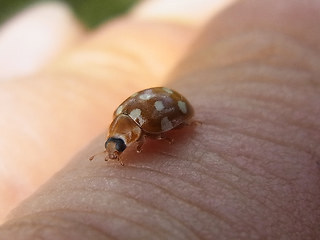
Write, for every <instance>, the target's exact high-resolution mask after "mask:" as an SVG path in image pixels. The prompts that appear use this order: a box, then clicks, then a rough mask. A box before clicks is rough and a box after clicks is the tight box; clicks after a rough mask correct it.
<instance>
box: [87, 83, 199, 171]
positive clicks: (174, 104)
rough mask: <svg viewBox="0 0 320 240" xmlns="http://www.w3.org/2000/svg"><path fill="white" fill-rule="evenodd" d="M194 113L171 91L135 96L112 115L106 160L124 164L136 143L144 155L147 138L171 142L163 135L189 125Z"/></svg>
mask: <svg viewBox="0 0 320 240" xmlns="http://www.w3.org/2000/svg"><path fill="white" fill-rule="evenodd" d="M193 114H194V111H193V108H192V106H191V105H190V103H189V102H188V100H187V99H186V98H185V97H183V96H182V95H181V94H179V93H178V92H176V91H174V90H172V89H169V88H166V87H155V88H148V89H145V90H142V91H140V92H137V93H134V94H133V95H131V96H130V97H129V98H127V99H126V100H125V101H124V102H123V103H122V104H120V105H119V107H118V108H117V109H116V110H115V111H114V113H113V121H112V123H111V124H110V127H109V135H108V137H107V141H106V142H105V149H106V150H105V151H104V152H106V153H107V156H106V159H105V160H106V161H107V160H108V158H110V159H117V160H119V161H120V163H121V165H123V163H122V161H121V160H120V154H121V153H122V152H123V151H124V150H125V149H126V148H127V147H128V146H130V145H131V144H133V143H135V142H137V143H138V145H137V152H141V149H142V145H143V143H144V140H145V138H146V137H151V138H156V139H167V140H169V141H170V142H171V140H170V139H168V138H166V137H165V136H164V133H166V132H168V131H170V130H172V129H174V128H177V127H180V126H182V125H184V124H189V122H190V119H191V118H192V116H193ZM94 157H95V155H94V156H92V157H91V158H90V160H92V159H93V158H94Z"/></svg>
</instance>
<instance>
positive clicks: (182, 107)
mask: <svg viewBox="0 0 320 240" xmlns="http://www.w3.org/2000/svg"><path fill="white" fill-rule="evenodd" d="M178 106H179V109H180V111H181V112H183V113H184V114H186V113H187V105H186V103H185V102H182V101H178Z"/></svg>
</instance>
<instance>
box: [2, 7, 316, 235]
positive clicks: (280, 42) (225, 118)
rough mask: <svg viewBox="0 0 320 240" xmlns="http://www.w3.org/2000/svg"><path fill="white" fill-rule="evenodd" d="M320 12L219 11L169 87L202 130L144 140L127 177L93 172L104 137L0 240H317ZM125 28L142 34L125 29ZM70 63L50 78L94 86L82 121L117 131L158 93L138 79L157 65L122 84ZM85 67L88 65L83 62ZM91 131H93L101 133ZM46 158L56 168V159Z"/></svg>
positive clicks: (121, 170)
mask: <svg viewBox="0 0 320 240" xmlns="http://www.w3.org/2000/svg"><path fill="white" fill-rule="evenodd" d="M319 11H320V5H319V3H318V2H317V1H303V2H302V1H268V2H267V1H241V2H239V3H235V4H234V5H232V6H231V7H230V8H227V9H225V10H224V11H222V12H221V13H220V14H219V15H217V16H215V17H214V18H213V19H212V21H211V22H210V23H209V24H208V25H207V27H206V29H204V30H203V32H202V34H201V35H200V36H199V37H198V39H197V40H196V41H195V43H194V44H193V45H192V47H190V48H189V50H188V54H187V56H185V57H184V59H183V60H182V61H181V63H180V64H179V65H177V67H176V68H175V70H174V71H172V72H171V74H170V77H169V79H170V81H169V82H168V83H167V84H166V85H167V86H169V87H172V88H174V89H176V90H178V91H179V92H181V93H182V94H183V95H184V96H185V97H187V98H188V99H189V101H190V102H191V103H192V104H193V106H194V108H195V111H196V115H195V119H196V120H199V121H201V122H202V125H199V126H196V127H189V128H188V127H185V128H182V129H178V130H176V131H174V132H172V133H171V134H170V136H171V137H173V138H174V139H175V142H174V144H172V145H168V144H167V143H166V142H161V141H148V142H147V143H146V144H145V145H144V148H143V152H142V153H141V154H137V153H136V152H135V149H134V148H129V149H127V150H126V151H125V153H124V154H123V161H124V164H125V166H123V167H122V166H121V165H120V164H119V163H118V162H115V161H109V162H107V163H106V162H104V161H103V156H102V155H101V156H100V157H99V156H98V157H97V158H96V159H95V161H93V162H89V161H88V157H89V156H90V155H91V154H92V153H95V152H98V151H100V150H101V148H102V147H103V143H104V141H105V139H104V138H105V136H104V135H105V134H101V135H100V136H99V137H97V138H96V139H94V140H93V141H92V142H90V143H88V145H87V147H85V148H84V149H83V150H82V151H81V152H79V153H78V154H77V155H76V156H75V157H73V159H72V160H71V161H70V162H69V163H68V164H67V166H65V167H64V168H63V169H62V170H61V171H59V172H58V173H57V174H56V175H55V176H53V177H52V178H51V179H50V181H48V182H47V183H46V184H45V185H43V186H42V187H41V188H40V189H39V190H38V191H37V192H36V193H35V194H33V195H32V196H31V197H30V198H28V199H27V200H26V201H24V202H23V203H22V204H21V205H20V206H18V207H17V208H16V209H15V210H14V211H13V212H12V213H11V214H10V215H9V217H8V221H7V222H6V223H5V224H3V225H2V227H1V228H0V238H1V239H36V238H43V239H52V238H54V239H114V238H115V239H128V238H130V239H150V238H151V239H197V238H199V239H317V237H318V236H319V235H320V226H319V222H320V202H319V199H320V189H319V183H320V162H319V161H320V159H319V154H320V147H319V142H320V122H319V119H320V108H319V102H320V91H319V75H320V74H319V71H320V70H319V67H318V66H319V63H320V61H319V50H320V49H319V48H320V46H319V42H320V30H319V27H318V23H319V20H320V14H317V13H319ZM122 24H124V25H123V26H128V27H130V30H127V31H131V32H134V29H135V28H134V27H135V25H134V24H131V23H130V21H128V22H123V23H122ZM126 24H127V25H126ZM139 26H140V25H139ZM144 26H145V28H144V29H143V31H147V30H148V29H149V28H150V30H151V29H152V30H153V31H155V32H157V31H156V30H157V29H158V28H160V29H161V30H163V31H164V29H169V30H166V33H167V34H168V35H170V34H172V35H174V34H175V31H176V30H177V29H175V28H174V26H170V25H165V26H164V25H161V26H160V25H158V26H155V25H154V24H150V25H148V24H147V25H144ZM173 29H175V31H173ZM109 30H110V29H106V30H104V29H101V30H100V32H99V33H98V34H96V36H95V38H93V39H94V40H93V42H96V43H97V42H99V41H98V40H99V36H101V35H102V34H103V31H109ZM170 30H171V31H170ZM143 31H142V32H143ZM186 32H188V31H187V30H186ZM99 34H100V35H99ZM137 35H139V34H137ZM143 38H144V37H143V35H142V36H141V39H143ZM102 40H103V39H102ZM102 40H100V41H102ZM139 41H142V40H138V42H139ZM146 42H148V41H146ZM160 45H161V44H159V45H156V44H155V45H154V52H153V53H156V52H158V51H157V49H159V47H160ZM177 45H178V44H177ZM90 46H91V45H90V44H89V45H87V47H88V49H90ZM95 46H100V47H101V48H103V46H102V45H99V44H97V45H95ZM97 49H99V48H94V50H95V51H96V50H97ZM117 49H118V48H117ZM151 49H152V47H150V48H149V49H148V50H149V51H151ZM127 50H128V48H123V51H127ZM79 51H80V50H79ZM118 51H119V49H118ZM102 54H103V52H102ZM116 54H119V52H116ZM168 54H169V51H168ZM75 56H77V55H75ZM78 56H79V55H78ZM141 56H143V58H142V60H149V58H148V54H145V55H143V54H141ZM163 56H164V55H163ZM177 58H178V57H177ZM177 58H176V59H177ZM70 59H71V58H68V59H66V60H65V61H62V62H60V63H59V65H58V64H57V65H56V66H54V67H52V68H51V69H50V70H48V71H47V72H46V73H45V74H46V76H47V77H48V79H50V76H51V74H52V75H53V78H54V77H56V76H60V77H61V79H59V80H60V81H62V82H64V81H66V83H65V85H63V86H64V87H66V86H67V87H69V85H67V84H68V83H69V81H70V82H71V83H70V84H71V86H72V82H73V81H74V80H73V79H74V78H77V83H79V81H80V83H83V82H85V83H86V85H84V86H86V89H85V90H82V91H81V93H82V94H87V95H85V96H87V98H88V99H89V100H88V101H90V102H89V103H91V104H88V105H89V106H94V107H93V108H91V109H85V106H87V105H85V104H84V105H83V106H82V105H80V104H81V102H80V103H79V105H76V106H75V107H76V108H81V109H83V110H82V111H79V115H78V116H76V117H77V118H79V119H83V118H85V119H86V121H87V122H91V120H92V119H94V118H98V119H101V118H103V117H104V119H103V120H99V121H104V122H108V120H109V122H110V121H111V115H112V111H113V110H114V108H115V107H116V105H114V104H115V103H116V102H121V100H123V99H124V98H125V97H127V96H128V92H129V90H131V89H129V88H132V89H133V88H139V87H143V86H144V84H146V83H145V81H147V79H150V80H149V81H150V82H148V83H147V84H149V85H153V84H158V83H159V82H160V80H158V79H157V78H155V77H154V76H156V75H157V74H155V73H156V71H155V70H154V69H155V68H151V69H153V70H152V71H153V72H152V71H151V73H153V74H150V72H146V73H145V74H143V73H144V72H145V71H147V70H149V69H145V68H147V67H148V66H149V67H150V66H154V67H155V66H156V65H153V64H149V65H148V63H149V62H148V61H142V62H143V63H144V64H141V65H139V64H140V63H139V64H138V65H136V66H138V67H137V68H134V69H136V71H134V72H135V73H136V74H132V72H131V73H130V72H129V73H128V72H122V75H121V77H119V74H116V73H118V72H119V68H120V69H121V64H120V66H117V67H118V68H115V65H114V66H111V69H110V68H109V69H108V71H109V72H108V73H105V74H104V73H103V71H102V70H101V69H97V70H100V71H94V70H95V69H92V68H93V67H94V66H95V65H93V66H90V67H91V68H89V65H88V68H89V69H91V70H86V69H84V70H82V71H80V70H78V66H77V65H76V66H74V64H75V62H72V61H71V60H72V59H71V60H70ZM157 59H165V58H160V57H159V58H157ZM158 61H159V62H161V61H160V60H158ZM159 62H158V63H159ZM82 63H86V64H90V63H89V62H86V61H85V56H84V58H83V59H82ZM121 63H123V64H125V63H124V62H121ZM155 63H156V62H154V64H155ZM126 64H128V63H126ZM146 65H147V66H146ZM112 67H114V68H115V69H114V71H113V72H111V73H110V71H111V70H112ZM124 69H128V68H127V67H126V68H124ZM167 69H169V65H167ZM54 74H56V75H54ZM88 76H90V79H88ZM94 76H96V77H94ZM117 76H118V79H120V81H119V80H117V81H116V82H112V81H110V79H112V78H115V77H117ZM143 76H147V77H145V78H144V77H143ZM139 77H140V78H139ZM162 77H164V75H163V76H162ZM92 79H93V80H92ZM106 79H107V80H106ZM133 79H134V80H133ZM140 79H141V82H140V81H139V80H140ZM89 80H90V83H88V81H89ZM35 81H36V80H35ZM128 84H132V85H130V87H128ZM80 86H81V85H80ZM123 86H126V87H123ZM57 89H59V88H57ZM71 89H73V88H71ZM88 89H89V90H90V91H92V92H91V93H90V94H89V93H88V92H86V91H89V90H88ZM68 90H69V88H68ZM80 90H81V89H80ZM80 90H79V91H80ZM48 91H49V90H48ZM88 96H89V97H88ZM93 103H95V104H93ZM111 103H112V104H111ZM99 104H100V105H99ZM88 108H89V107H88ZM66 109H68V108H66ZM85 110H86V111H85ZM108 116H109V117H108ZM53 117H55V116H53ZM72 117H74V116H72V115H70V126H71V123H72V121H71V120H72ZM97 121H98V120H97ZM90 125H92V126H94V124H90ZM92 126H89V127H87V128H88V131H97V129H99V127H97V128H96V129H94V130H90V129H91V128H94V127H92ZM66 137H68V136H66ZM79 137H80V136H79ZM67 140H68V139H67ZM67 140H66V141H67ZM83 143H84V142H83ZM50 150H51V151H52V152H51V153H52V154H53V156H55V157H56V158H57V157H61V155H58V154H59V152H60V150H61V149H60V148H58V149H57V148H54V149H50ZM61 151H63V149H62V150H61Z"/></svg>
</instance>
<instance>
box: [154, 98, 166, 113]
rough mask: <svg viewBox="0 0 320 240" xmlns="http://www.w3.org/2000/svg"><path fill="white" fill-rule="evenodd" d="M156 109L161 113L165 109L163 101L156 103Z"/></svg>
mask: <svg viewBox="0 0 320 240" xmlns="http://www.w3.org/2000/svg"><path fill="white" fill-rule="evenodd" d="M154 107H155V108H156V109H157V110H158V111H159V112H160V111H162V110H163V109H164V106H163V103H162V101H156V102H155V103H154Z"/></svg>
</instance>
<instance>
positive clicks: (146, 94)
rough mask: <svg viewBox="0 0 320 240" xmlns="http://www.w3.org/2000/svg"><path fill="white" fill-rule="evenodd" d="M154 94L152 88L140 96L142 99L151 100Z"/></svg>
mask: <svg viewBox="0 0 320 240" xmlns="http://www.w3.org/2000/svg"><path fill="white" fill-rule="evenodd" d="M153 96H154V94H153V93H152V90H151V89H149V90H147V91H145V92H144V93H143V94H141V95H140V96H139V98H140V99H141V100H149V99H150V98H152V97H153Z"/></svg>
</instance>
